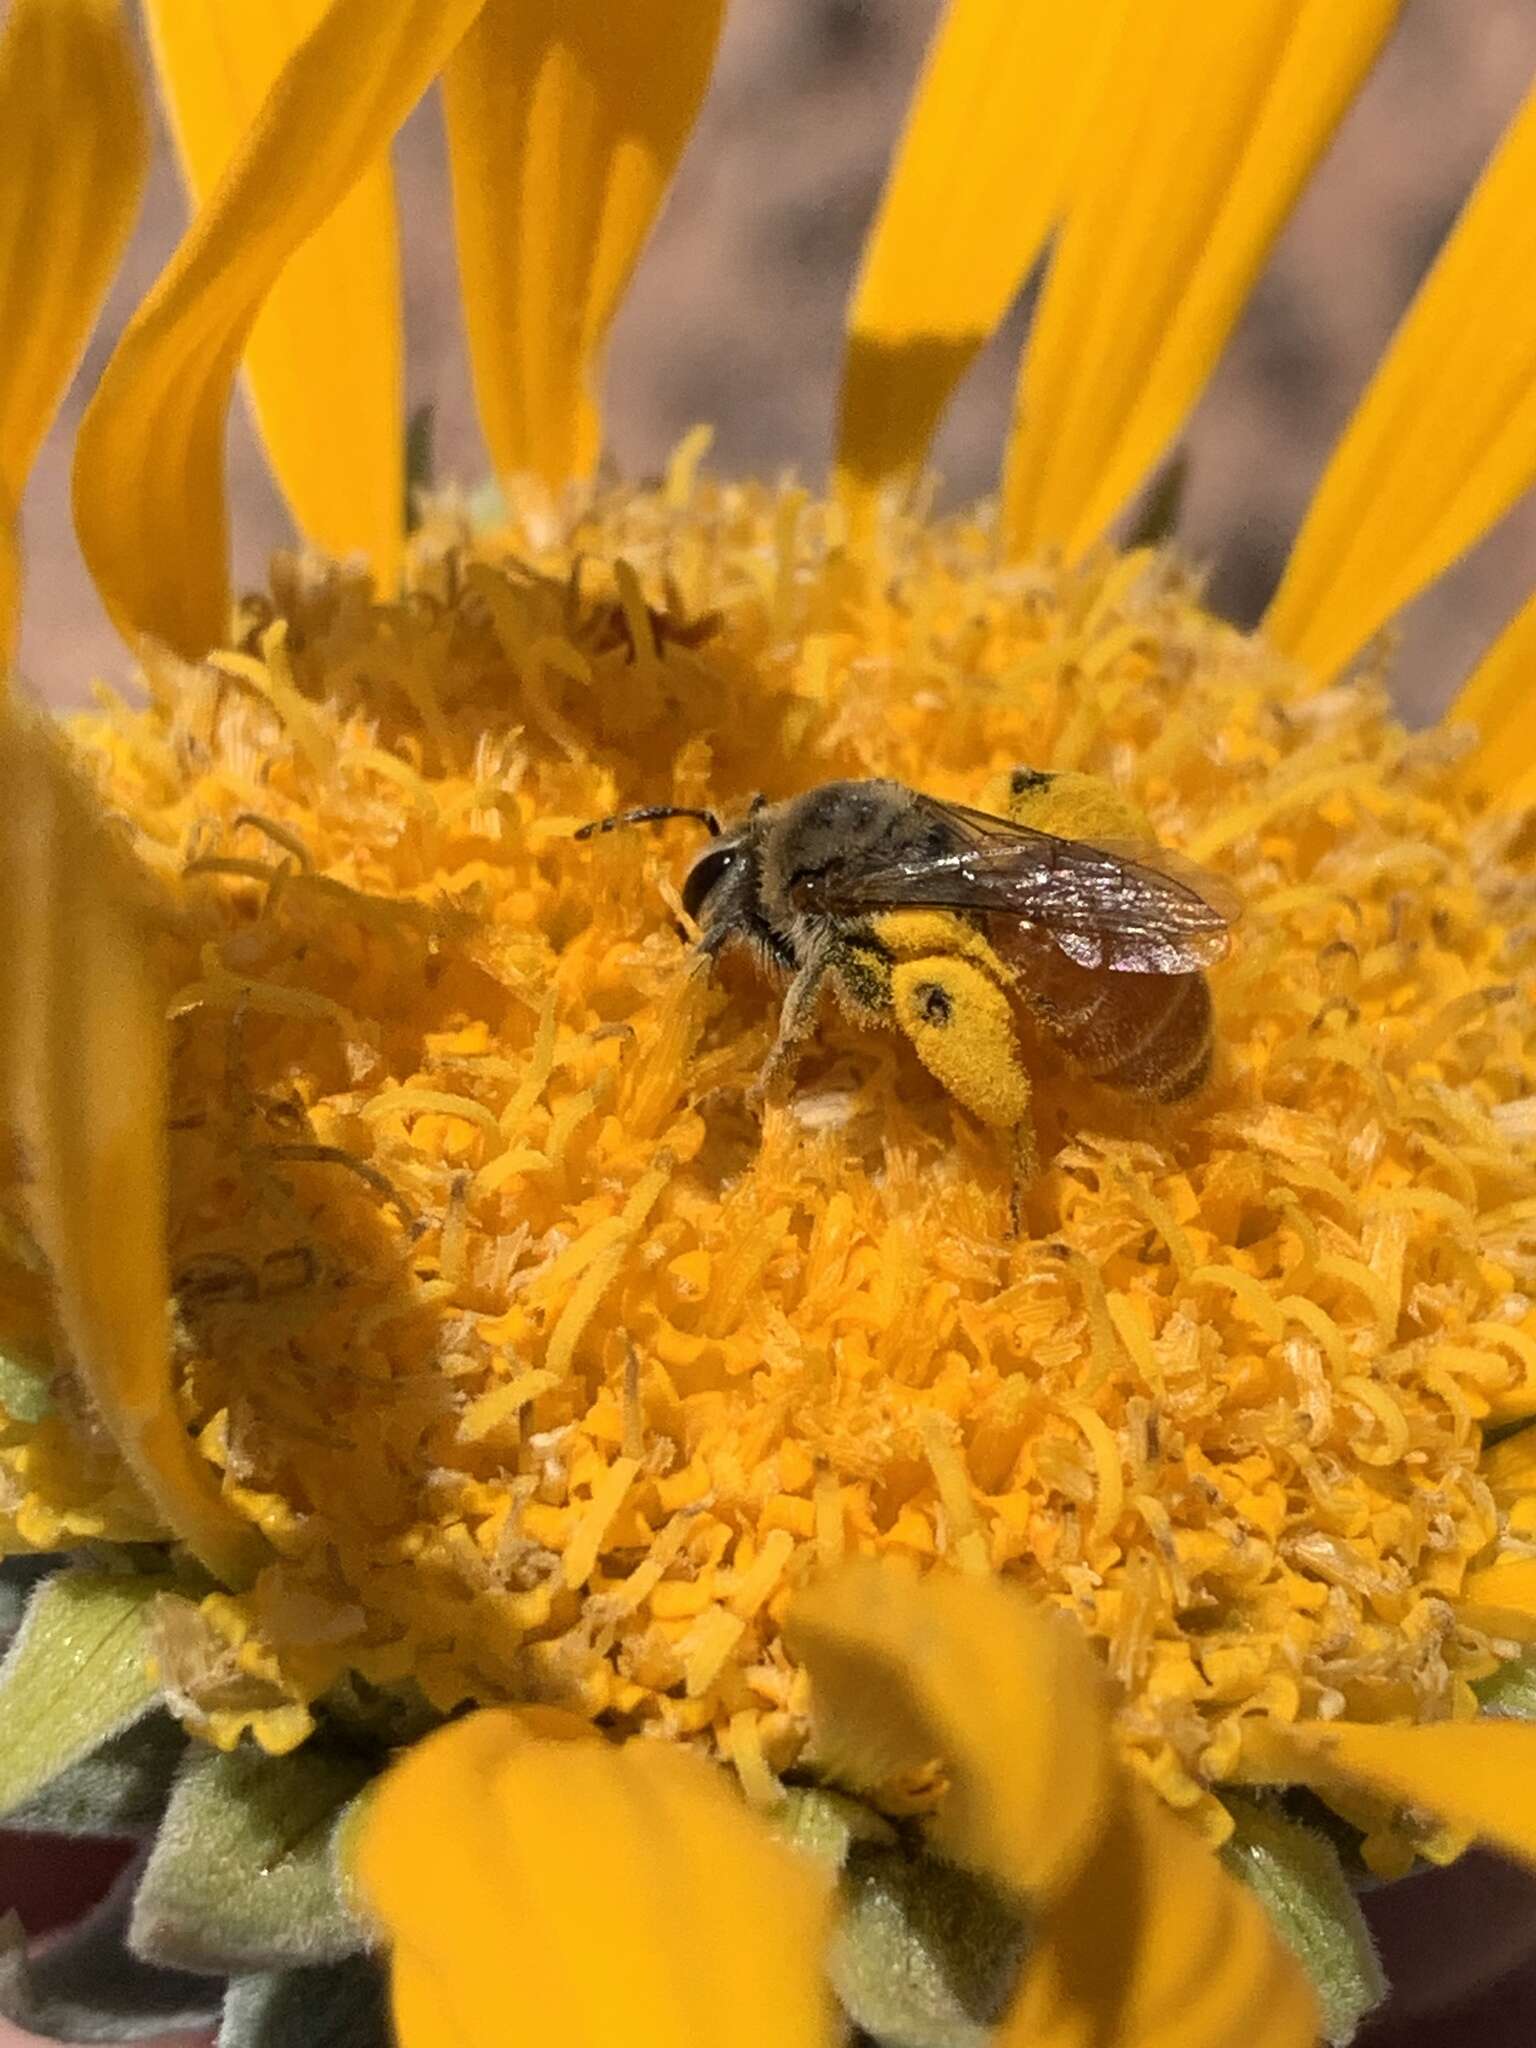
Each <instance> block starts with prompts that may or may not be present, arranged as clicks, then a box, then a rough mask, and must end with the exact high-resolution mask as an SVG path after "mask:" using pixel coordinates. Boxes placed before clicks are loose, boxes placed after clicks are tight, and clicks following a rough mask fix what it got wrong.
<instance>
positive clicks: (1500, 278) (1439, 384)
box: [1265, 93, 1536, 678]
mask: <svg viewBox="0 0 1536 2048" xmlns="http://www.w3.org/2000/svg"><path fill="white" fill-rule="evenodd" d="M1533 274H1536V93H1533V94H1532V95H1531V96H1530V97H1529V98H1528V99H1527V100H1526V101H1525V103H1524V105H1523V106H1522V107H1521V109H1520V111H1519V113H1518V114H1517V115H1516V116H1515V119H1514V121H1513V122H1512V123H1511V124H1510V127H1509V128H1508V129H1507V130H1506V132H1505V135H1504V139H1503V141H1502V142H1501V143H1500V145H1499V147H1498V149H1497V151H1496V152H1495V154H1494V156H1493V158H1492V161H1491V162H1490V163H1489V165H1488V168H1487V170H1486V171H1485V172H1484V173H1483V176H1482V179H1481V180H1480V182H1479V184H1478V186H1477V188H1476V190H1475V191H1474V192H1473V194H1472V196H1471V198H1470V199H1469V200H1468V201H1467V204H1466V205H1465V207H1464V208H1463V209H1462V213H1461V217H1460V219H1459V220H1458V221H1457V223H1456V226H1455V228H1454V229H1453V230H1452V232H1451V235H1450V238H1449V239H1448V240H1447V242H1446V244H1445V247H1444V248H1443V249H1442V250H1441V252H1440V255H1439V258H1438V259H1437V261H1436V263H1435V266H1434V268H1433V270H1432V271H1431V272H1430V274H1429V276H1428V278H1427V279H1426V280H1425V282H1424V284H1423V286H1422V287H1421V288H1420V290H1419V293H1418V296H1417V297H1416V298H1415V300H1414V302H1413V304H1412V305H1411V306H1410V307H1409V309H1408V312H1407V313H1406V314H1405V315H1404V318H1403V320H1402V323H1401V325H1400V326H1399V328H1398V330H1397V333H1396V335H1395V337H1394V338H1393V341H1392V344H1391V346H1390V347H1389V349H1388V350H1387V353H1386V355H1385V356H1384V358H1383V359H1382V362H1381V364H1380V366H1379V367H1378V369H1377V371H1376V374H1375V376H1374V377H1373V378H1372V380H1371V383H1370V386H1369V388H1368V389H1367V391H1366V394H1365V396H1364V398H1363V399H1362V400H1361V401H1360V404H1359V406H1358V407H1357V408H1356V411H1355V415H1354V417H1353V419H1352V420H1351V421H1350V423H1349V425H1348V426H1347V427H1346V428H1345V430H1344V433H1343V435H1342V437H1341V439H1340V441H1339V444H1338V446H1337V447H1336V448H1335V449H1334V451H1333V455H1332V457H1331V459H1330V460H1329V463H1328V467H1327V469H1326V470H1325V471H1324V473H1323V479H1322V482H1321V483H1320V484H1319V485H1318V488H1317V493H1316V495H1315V496H1314V498H1313V500H1312V506H1311V509H1310V511H1309V512H1308V514H1307V517H1306V520H1305V521H1304V523H1303V525H1302V529H1301V532H1300V534H1299V535H1298V536H1297V540H1296V545H1295V547H1294V548H1293V549H1292V551H1291V559H1290V563H1289V565H1288V567H1287V569H1286V573H1285V577H1284V580H1283V581H1282V583H1281V585H1280V589H1279V591H1278V592H1277V594H1276V596H1275V600H1274V603H1273V604H1272V605H1271V607H1270V610H1269V615H1268V617H1267V619H1266V621H1265V624H1266V626H1267V628H1268V630H1269V633H1270V636H1271V637H1272V638H1273V639H1274V641H1275V642H1276V644H1277V645H1278V646H1280V647H1281V648H1283V649H1284V650H1285V652H1286V653H1287V654H1291V655H1294V656H1295V657H1296V659H1297V660H1298V661H1302V662H1305V663H1306V664H1307V665H1308V667H1310V668H1311V669H1313V670H1314V671H1315V672H1316V674H1317V675H1318V676H1319V677H1320V678H1327V677H1329V676H1332V675H1333V674H1335V673H1336V672H1337V670H1338V669H1339V668H1340V667H1341V666H1342V665H1343V663H1344V662H1346V661H1347V660H1348V659H1349V658H1350V656H1351V655H1352V654H1354V653H1356V652H1357V651H1358V649H1359V648H1360V647H1361V646H1362V645H1363V644H1364V642H1365V641H1366V640H1367V639H1369V637H1370V636H1371V634H1372V633H1374V632H1375V631H1376V630H1377V628H1378V627H1379V626H1381V625H1382V624H1384V623H1385V621H1386V620H1388V619H1390V618H1391V617H1392V615H1393V613H1394V612H1396V611H1397V610H1398V609H1399V608H1400V607H1401V606H1402V605H1404V604H1406V603H1407V602H1408V600H1409V599H1410V598H1411V597H1414V596H1415V595H1416V594H1417V593H1418V592H1419V591H1421V590H1422V589H1423V588H1424V587H1425V585H1426V584H1427V583H1429V582H1431V581H1432V580H1433V579H1434V578H1435V577H1436V576H1437V575H1438V574H1439V573H1440V571H1441V570H1442V569H1444V568H1445V567H1446V566H1447V565H1448V564H1449V563H1451V562H1453V561H1455V559H1456V557H1457V556H1458V555H1460V554H1462V553H1463V552H1464V551H1465V550H1466V549H1467V548H1469V547H1470V546H1471V545H1472V543H1473V542H1474V541H1475V540H1477V539H1478V538H1479V536H1480V535H1482V534H1483V533H1485V532H1486V531H1487V529H1488V528H1489V527H1490V526H1491V525H1492V524H1493V523H1494V521H1495V520H1496V519H1498V518H1500V517H1501V516H1502V515H1503V514H1504V513H1505V512H1506V511H1508V509H1509V507H1510V506H1511V505H1512V504H1513V503H1514V502H1515V500H1516V499H1517V498H1518V497H1519V496H1520V495H1521V493H1522V492H1523V491H1524V490H1525V489H1526V488H1527V486H1528V485H1529V484H1530V483H1531V482H1532V480H1533V479H1536V293H1533V292H1532V291H1531V289H1530V279H1531V277H1532V275H1533Z"/></svg>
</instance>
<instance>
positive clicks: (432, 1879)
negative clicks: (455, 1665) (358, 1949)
mask: <svg viewBox="0 0 1536 2048" xmlns="http://www.w3.org/2000/svg"><path fill="white" fill-rule="evenodd" d="M356 1873H357V1876H358V1878H359V1880H360V1883H361V1886H362V1890H363V1893H364V1896H365V1897H366V1899H367V1900H368V1901H369V1903H370V1904H371V1906H372V1908H373V1910H374V1912H375V1913H376V1915H377V1916H378V1918H379V1920H380V1921H381V1922H382V1923H383V1926H384V1928H385V1929H386V1931H387V1933H388V1935H389V1938H390V1941H391V1944H392V1946H393V1950H394V2005H395V2026H396V2032H397V2034H398V2037H399V2040H400V2043H401V2048H484V2044H485V2043H487V2042H493V2041H501V2040H504V2039H507V2038H509V2037H510V2035H511V2034H512V2033H515V2034H516V2036H517V2038H518V2039H526V2040H528V2041H549V2042H554V2041H559V2042H560V2043H562V2044H565V2048H611V2044H612V2043H615V2042H623V2043H624V2044H625V2048H697V2044H699V2043H701V2042H709V2043H711V2044H712V2048H831V2043H832V2042H833V2040H834V2039H835V2038H836V2034H835V2031H834V2028H833V2025H832V2018H831V2014H830V2011H829V2009H828V2003H827V1994H826V1992H825V1990H824V1988H823V1981H822V1967H821V1957H822V1944H823V1937H824V1932H825V1920H826V1915H827V1910H828V1906H829V1899H828V1896H827V1893H826V1890H825V1887H824V1886H823V1884H822V1882H821V1881H820V1880H819V1878H818V1877H817V1875H816V1874H815V1873H814V1872H813V1870H812V1869H811V1867H810V1866H809V1865H802V1864H801V1863H800V1862H799V1860H798V1859H797V1858H796V1857H795V1856H794V1854H793V1853H792V1852H791V1851H790V1850H788V1849H785V1848H784V1847H782V1846H781V1845H780V1844H779V1843H777V1842H775V1841H774V1840H773V1839H772V1837H771V1836H770V1835H769V1834H768V1833H767V1831H766V1830H765V1829H763V1828H762V1827H761V1826H760V1825H759V1824H758V1823H757V1822H756V1821H755V1820H754V1819H753V1818H752V1816H751V1815H750V1814H749V1813H748V1811H747V1810H746V1808H745V1807H744V1806H743V1805H742V1804H741V1802H740V1801H739V1799H738V1798H737V1797H736V1796H735V1794H734V1793H733V1792H732V1791H731V1789H730V1788H729V1786H728V1784H727V1781H726V1778H725V1776H724V1774H723V1773H722V1772H720V1771H719V1770H717V1769H716V1768H714V1767H713V1766H711V1765H710V1764H707V1763H706V1762H705V1761H704V1760H703V1758H701V1757H698V1756H695V1755H692V1754H689V1753H688V1752H685V1751H683V1750H679V1749H675V1748H672V1747H669V1746H666V1745H663V1744H661V1743H659V1742H643V1741H636V1742H630V1743H627V1744H625V1745H624V1746H623V1747H622V1748H615V1747H612V1746H610V1745H609V1744H607V1743H604V1742H600V1741H581V1740H575V1741H569V1742H559V1741H551V1740H549V1739H547V1738H544V1737H541V1736H539V1735H537V1734H533V1733H530V1732H529V1729H528V1727H527V1726H526V1724H525V1722H524V1720H523V1719H522V1717H521V1716H519V1715H518V1714H517V1713H515V1712H512V1711H509V1710H500V1709H492V1710H489V1711H487V1712H484V1713H479V1714H473V1715H470V1716H469V1717H468V1718H467V1719H465V1720H462V1721H455V1722H453V1723H451V1724H450V1725H449V1726H448V1727H446V1728H444V1729H441V1730H440V1731H439V1732H438V1733H437V1734H435V1735H431V1736H429V1737H428V1738H427V1740H426V1741H425V1742H423V1743H420V1744H418V1746H417V1747H416V1748H414V1749H412V1750H411V1751H410V1752H409V1753H408V1754H407V1755H406V1756H405V1757H404V1758H403V1759H402V1760H401V1762H400V1763H398V1764H397V1765H396V1766H395V1767H394V1769H393V1770H392V1771H390V1772H389V1773H388V1775H387V1776H386V1777H385V1778H384V1780H383V1781H382V1783H381V1785H380V1786H379V1789H378V1791H377V1793H376V1794H375V1795H374V1797H373V1799H372V1800H371V1801H370V1804H369V1807H368V1809H367V1811H366V1813H365V1816H364V1818H363V1821H362V1823H361V1828H360V1833H359V1840H358V1847H357V1853H356Z"/></svg>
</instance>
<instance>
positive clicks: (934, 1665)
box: [788, 1561, 1112, 1899]
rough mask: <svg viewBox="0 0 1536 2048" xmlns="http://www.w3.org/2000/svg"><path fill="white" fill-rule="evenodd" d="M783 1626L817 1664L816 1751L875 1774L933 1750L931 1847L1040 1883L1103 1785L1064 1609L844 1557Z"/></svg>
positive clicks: (1086, 1836) (864, 1774)
mask: <svg viewBox="0 0 1536 2048" xmlns="http://www.w3.org/2000/svg"><path fill="white" fill-rule="evenodd" d="M788 1641H789V1643H790V1646H791V1649H792V1651H793V1654H794V1655H795V1656H796V1657H798V1658H799V1659H800V1660H801V1661H802V1662H803V1663H804V1665H805V1667H806V1669H807V1670H808V1671H809V1673H810V1677H811V1696H812V1708H813V1713H814V1717H815V1730H816V1754H817V1757H818V1759H819V1760H820V1761H821V1762H822V1763H823V1764H824V1765H825V1766H827V1767H828V1768H829V1769H831V1770H832V1772H833V1774H834V1775H835V1776H836V1777H837V1778H838V1779H839V1780H840V1781H841V1782H842V1783H845V1784H852V1785H865V1786H871V1785H876V1784H879V1783H880V1782H881V1781H882V1780H884V1779H888V1778H890V1777H892V1776H894V1775H895V1774H896V1773H898V1772H900V1771H905V1770H913V1769H917V1768H919V1767H921V1766H922V1765H923V1764H925V1763H927V1762H929V1761H930V1760H931V1759H933V1758H934V1757H941V1758H942V1759H943V1761H944V1766H945V1769H946V1771H947V1773H948V1775H949V1780H950V1790H949V1794H948V1796H947V1797H946V1799H945V1802H944V1809H943V1814H942V1817H941V1823H942V1824H941V1828H940V1832H939V1834H938V1835H937V1836H936V1840H937V1841H938V1844H939V1846H940V1847H941V1848H942V1849H944V1850H945V1851H946V1853H948V1854H951V1855H953V1856H954V1857H955V1858H956V1860H957V1861H959V1862H963V1863H966V1864H967V1865H969V1866H970V1867H971V1868H973V1869H977V1870H982V1871H985V1872H986V1873H987V1875H988V1876H990V1877H993V1878H996V1879H998V1880H999V1881H1000V1882H1001V1883H1002V1884H1003V1885H1005V1886H1006V1887H1008V1888H1009V1889H1010V1890H1011V1891H1013V1892H1015V1893H1017V1892H1023V1893H1026V1894H1027V1895H1028V1896H1029V1897H1031V1898H1034V1899H1039V1898H1044V1897H1048V1896H1050V1895H1051V1894H1053V1893H1055V1892H1057V1891H1059V1890H1060V1889H1061V1888H1062V1887H1063V1886H1064V1885H1065V1884H1067V1883H1068V1882H1069V1880H1070V1879H1071V1877H1072V1875H1073V1874H1074V1872H1075V1871H1076V1870H1077V1869H1078V1868H1079V1867H1080V1866H1081V1865H1082V1863H1083V1861H1084V1860H1085V1858H1086V1857H1087V1856H1088V1854H1089V1853H1090V1851H1091V1849H1092V1846H1093V1843H1094V1840H1095V1838H1096V1836H1097V1834H1098V1831H1099V1828H1100V1827H1101V1825H1102V1824H1103V1819H1104V1816H1105V1814H1106V1813H1107V1811H1108V1809H1109V1803H1110V1799H1111V1784H1112V1767H1111V1763H1110V1755H1109V1743H1108V1737H1107V1733H1106V1723H1105V1708H1104V1702H1103V1697H1102V1689H1101V1685H1100V1680H1099V1674H1098V1670H1097V1667H1096V1666H1095V1665H1094V1662H1093V1659H1092V1657H1091V1656H1090V1655H1089V1652H1088V1649H1087V1647H1086V1645H1085V1644H1084V1643H1083V1642H1082V1641H1081V1639H1080V1638H1079V1637H1078V1636H1077V1635H1076V1634H1075V1633H1074V1631H1073V1629H1072V1627H1071V1625H1070V1624H1069V1623H1068V1622H1066V1621H1064V1620H1063V1619H1062V1618H1061V1617H1060V1616H1057V1615H1053V1614H1050V1613H1047V1612H1046V1611H1044V1610H1043V1609H1040V1608H1038V1607H1036V1606H1034V1605H1033V1604H1032V1603H1031V1602H1030V1601H1028V1600H1027V1599H1025V1598H1024V1597H1023V1595H1022V1594H1020V1593H1018V1592H1016V1591H1010V1590H1009V1589H1007V1588H1005V1587H1003V1586H1001V1585H999V1584H997V1583H996V1582H994V1581H990V1580H982V1579H969V1578H959V1577H956V1578H945V1579H944V1580H942V1581H940V1580H937V1579H927V1580H919V1579H918V1578H916V1577H915V1576H913V1575H911V1574H909V1573H907V1572H904V1571H901V1570H899V1569H897V1568H895V1567H894V1566H892V1565H890V1564H880V1565H877V1564H874V1563H873V1562H869V1561H866V1562H862V1563H858V1564H850V1565H848V1566H846V1567H844V1569H843V1570H841V1571H839V1572H838V1573H837V1574H836V1575H835V1576H834V1577H833V1578H830V1579H828V1580H826V1581H825V1582H824V1583H823V1584H821V1585H818V1586H814V1587H812V1588H810V1589H809V1590H808V1591H806V1592H804V1593H802V1594H801V1595H800V1597H799V1598H798V1599H797V1600H796V1602H795V1604H794V1606H793V1607H792V1608H791V1610H790V1616H789V1624H788Z"/></svg>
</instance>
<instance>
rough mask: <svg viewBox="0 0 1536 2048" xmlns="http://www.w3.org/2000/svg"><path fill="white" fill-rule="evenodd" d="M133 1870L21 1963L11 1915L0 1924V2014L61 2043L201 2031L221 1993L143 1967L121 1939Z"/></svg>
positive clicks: (17, 1928)
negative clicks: (83, 1916)
mask: <svg viewBox="0 0 1536 2048" xmlns="http://www.w3.org/2000/svg"><path fill="white" fill-rule="evenodd" d="M136 1876H137V1873H136V1872H132V1871H130V1872H126V1873H125V1874H124V1876H123V1877H122V1878H120V1879H119V1881H118V1883H117V1885H116V1886H115V1888H114V1889H113V1890H112V1891H111V1892H110V1893H109V1894H108V1895H107V1897H106V1898H105V1899H104V1900H103V1901H102V1903H101V1905H99V1906H98V1907H97V1908H96V1910H95V1911H94V1912H93V1913H91V1914H90V1915H88V1916H87V1918H86V1919H84V1920H82V1921H80V1922H79V1924H78V1925H77V1926H75V1927H72V1928H71V1929H70V1931H69V1932H68V1933H67V1934H64V1935H61V1936H59V1938H58V1939H57V1940H55V1941H52V1942H50V1943H49V1944H48V1946H47V1947H46V1948H45V1949H43V1951H42V1953H41V1954H40V1955H37V1956H35V1957H31V1958H29V1957H28V1955H27V1940H26V1936H25V1934H24V1933H23V1932H22V1926H21V1922H20V1920H19V1919H18V1918H17V1917H16V1915H15V1914H14V1913H8V1914H6V1915H5V1917H4V1918H3V1919H0V2016H3V2017H4V2018H6V2019H8V2020H14V2021H15V2022H16V2024H17V2025H18V2026H22V2027H29V2028H30V2029H31V2030H32V2031H33V2032H34V2033H38V2034H49V2035H52V2036H54V2037H55V2038H57V2039H60V2040H65V2041H140V2040H143V2039H145V2038H146V2036H149V2035H154V2034H164V2033H169V2032H172V2031H173V2030H175V2029H178V2028H182V2027H206V2026H208V2025H209V2024H210V2023H211V2022H212V2021H213V2020H214V2019H215V2018H216V2017H217V2014H218V2010H219V1998H220V1991H221V1987H220V1986H219V1984H218V1983H217V1982H215V1981H214V1980H213V1979H212V1978H209V1977H193V1976H188V1975H187V1974H185V1973H184V1972H183V1971H180V1970H163V1969H160V1968H158V1967H157V1966H156V1965H155V1964H153V1963H146V1962H143V1961H141V1960H140V1959H139V1957H137V1956H135V1955H134V1954H133V1953H132V1952H131V1951H130V1949H129V1948H128V1945H127V1941H126V1939H125V1933H126V1928H127V1923H128V1912H129V1905H130V1902H131V1899H132V1894H133V1884H134V1880H135V1877H136Z"/></svg>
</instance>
